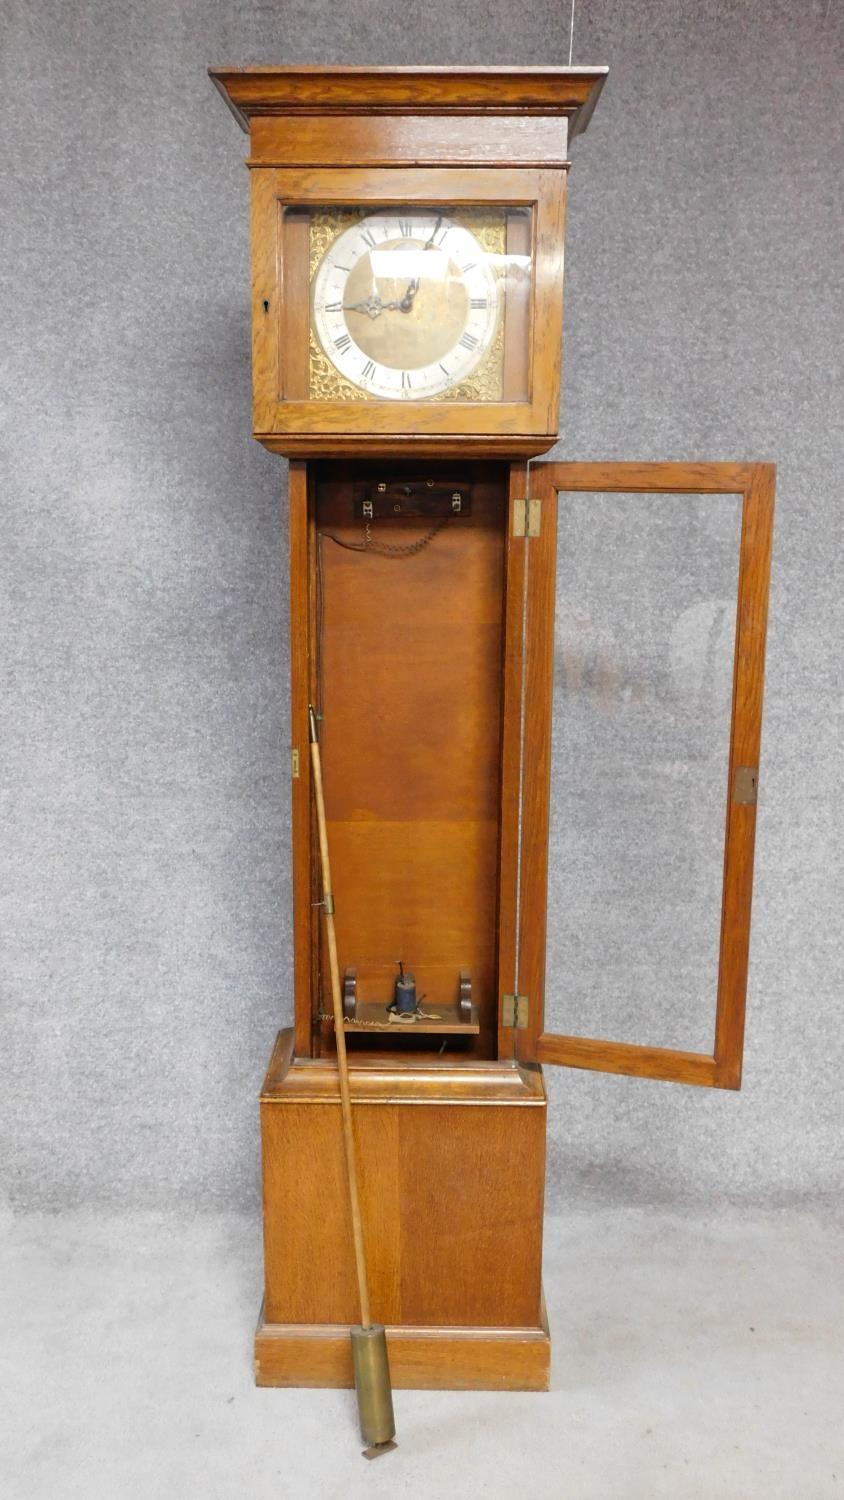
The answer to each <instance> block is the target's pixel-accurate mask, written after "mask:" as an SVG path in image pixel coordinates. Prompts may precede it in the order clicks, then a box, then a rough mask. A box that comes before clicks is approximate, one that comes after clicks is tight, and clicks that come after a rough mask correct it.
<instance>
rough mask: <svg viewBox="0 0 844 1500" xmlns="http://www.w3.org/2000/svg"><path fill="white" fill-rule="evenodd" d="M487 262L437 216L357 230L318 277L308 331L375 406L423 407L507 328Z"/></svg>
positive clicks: (326, 258) (371, 218) (461, 378)
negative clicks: (414, 403) (416, 404)
mask: <svg viewBox="0 0 844 1500" xmlns="http://www.w3.org/2000/svg"><path fill="white" fill-rule="evenodd" d="M499 303H500V298H499V286H498V280H497V278H496V275H495V271H494V269H493V265H492V264H491V260H490V256H489V254H488V252H487V250H485V249H484V247H483V246H482V244H481V243H480V241H479V240H478V239H477V238H476V236H475V235H474V234H473V233H472V231H471V229H469V228H468V227H466V225H464V224H461V223H459V222H457V221H456V220H455V219H454V218H452V217H449V216H448V215H447V214H445V213H440V212H438V211H437V210H435V209H424V208H418V207H417V208H410V207H408V208H395V209H389V210H386V211H383V212H378V213H372V214H368V215H366V217H362V218H359V219H357V220H355V222H353V223H352V224H351V225H349V226H348V227H347V228H345V229H343V230H342V231H341V232H340V233H339V234H337V235H336V237H335V238H334V239H332V241H331V242H330V244H329V245H328V247H327V249H326V250H325V252H324V254H323V256H322V258H321V260H320V262H319V264H318V266H317V268H316V272H315V274H314V277H313V283H312V291H311V327H312V332H313V335H314V337H315V339H316V341H317V343H318V346H319V348H320V349H321V350H322V351H323V353H324V354H325V356H326V358H327V359H328V360H329V361H330V363H331V364H332V365H333V367H334V368H335V369H336V371H337V372H338V374H339V375H340V376H341V377H342V378H343V379H344V380H346V381H348V382H349V383H350V385H352V386H354V387H356V388H357V389H358V390H359V391H360V392H361V394H363V395H366V396H370V397H372V398H375V399H378V400H390V401H393V400H415V401H426V400H431V399H432V398H434V397H437V396H442V395H445V394H447V393H448V392H449V391H451V390H452V389H453V388H455V387H457V386H459V385H461V383H463V382H465V381H466V380H467V378H468V377H469V376H471V374H472V372H473V371H474V370H475V369H476V368H477V366H478V365H479V364H480V362H481V361H482V360H483V358H484V356H485V355H486V354H487V352H488V350H489V349H490V346H491V344H492V342H493V340H494V338H495V335H496V332H497V330H498V326H499V319H500V306H499Z"/></svg>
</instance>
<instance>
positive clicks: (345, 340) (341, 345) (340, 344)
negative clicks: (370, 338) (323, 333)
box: [334, 333, 352, 354]
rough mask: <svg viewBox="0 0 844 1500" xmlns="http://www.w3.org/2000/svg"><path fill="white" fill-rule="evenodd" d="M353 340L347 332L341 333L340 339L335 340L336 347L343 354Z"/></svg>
mask: <svg viewBox="0 0 844 1500" xmlns="http://www.w3.org/2000/svg"><path fill="white" fill-rule="evenodd" d="M351 342H352V341H351V339H350V338H349V335H348V334H347V333H344V334H341V336H340V338H339V339H335V340H334V348H335V349H338V350H339V351H340V353H341V354H345V352H346V350H347V349H348V348H349V346H350V345H351Z"/></svg>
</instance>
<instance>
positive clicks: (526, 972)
mask: <svg viewBox="0 0 844 1500" xmlns="http://www.w3.org/2000/svg"><path fill="white" fill-rule="evenodd" d="M774 477H775V469H774V466H773V465H772V464H717V463H716V464H706V463H697V464H679V463H657V464H652V463H643V464H623V463H608V464H597V463H596V464H591V463H590V464H567V463H562V464H540V465H537V466H536V468H534V469H532V470H531V486H532V493H533V494H534V495H536V496H537V497H538V498H539V499H540V502H541V506H542V533H541V537H540V538H538V539H534V540H532V541H530V542H529V543H528V544H527V545H529V546H530V549H531V551H530V553H529V566H530V569H531V576H530V583H529V629H528V641H529V650H528V652H527V659H526V666H525V674H526V697H527V702H528V714H529V717H530V724H531V732H530V735H529V737H527V738H526V741H525V754H524V762H523V766H522V799H523V827H522V846H521V865H522V902H523V906H522V911H521V919H520V927H519V931H520V940H521V951H520V963H519V971H518V989H519V991H520V992H521V993H527V994H528V995H529V997H530V1006H529V1022H528V1026H527V1027H526V1028H524V1029H521V1030H518V1029H517V1030H515V1031H514V1040H515V1047H516V1053H517V1056H519V1057H521V1058H531V1059H533V1060H536V1061H541V1062H549V1063H551V1062H553V1063H562V1064H566V1065H568V1066H571V1067H580V1068H592V1069H596V1070H600V1071H603V1072H611V1073H628V1074H636V1075H638V1076H642V1077H648V1078H659V1079H668V1080H671V1081H676V1082H684V1083H694V1084H705V1085H710V1086H715V1087H720V1088H738V1087H739V1086H740V1083H741V1055H742V1046H743V1038H744V1011H745V995H746V987H747V962H748V950H749V942H750V907H751V893H752V879H753V847H754V830H755V815H756V808H755V804H754V803H748V802H743V801H737V800H736V798H735V795H734V787H735V772H736V768H737V767H738V766H747V767H750V768H752V769H754V770H755V769H757V768H758V763H759V746H760V735H761V717H762V690H763V677H764V658H765V633H766V622H767V603H768V579H769V573H770V556H771V537H772V526H773V497H774ZM562 490H581V491H595V492H596V493H600V492H604V491H615V492H620V493H627V492H635V491H640V492H662V493H677V494H736V493H738V494H740V495H741V496H742V538H741V556H740V565H739V590H738V610H737V628H736V653H735V674H734V684H733V711H732V722H731V732H730V758H729V778H728V789H727V791H728V795H727V827H726V836H725V854H724V895H723V908H722V924H721V944H720V961H719V976H718V997H717V1014H716V1025H715V1044H714V1050H713V1053H712V1055H711V1056H709V1055H706V1054H700V1053H689V1052H678V1051H674V1050H672V1049H669V1048H655V1047H639V1046H634V1045H632V1044H626V1043H625V1044H622V1043H616V1042H609V1041H603V1040H599V1039H596V1038H581V1037H571V1036H562V1035H557V1034H553V1033H547V1032H545V1031H544V1025H543V996H544V984H545V973H544V950H545V930H546V891H547V862H548V856H547V839H548V822H549V804H548V798H549V778H550V749H551V690H552V670H553V620H554V570H555V534H554V533H555V521H556V494H557V492H558V491H562Z"/></svg>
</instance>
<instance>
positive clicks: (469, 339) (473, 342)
mask: <svg viewBox="0 0 844 1500" xmlns="http://www.w3.org/2000/svg"><path fill="white" fill-rule="evenodd" d="M460 343H461V344H462V345H463V348H464V349H477V347H478V341H477V339H476V338H475V335H474V334H473V333H462V334H461V335H460Z"/></svg>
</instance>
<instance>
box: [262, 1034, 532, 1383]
mask: <svg viewBox="0 0 844 1500" xmlns="http://www.w3.org/2000/svg"><path fill="white" fill-rule="evenodd" d="M352 1098H353V1107H354V1119H355V1132H356V1137H357V1146H358V1153H359V1156H360V1159H361V1161H362V1162H365V1163H366V1164H367V1165H366V1172H365V1175H364V1180H363V1193H362V1208H363V1215H364V1228H365V1232H366V1243H367V1246H368V1249H369V1259H370V1267H369V1275H370V1295H371V1297H372V1300H373V1306H375V1307H377V1309H378V1318H379V1320H380V1321H382V1322H384V1323H385V1324H386V1325H387V1331H388V1339H389V1351H390V1369H391V1375H392V1380H393V1384H394V1385H396V1386H421V1387H429V1388H432V1389H433V1388H441V1389H456V1390H459V1389H467V1388H474V1389H488V1390H544V1389H546V1387H547V1383H548V1367H549V1357H550V1340H549V1336H548V1330H547V1326H546V1323H545V1316H544V1309H543V1305H542V1287H541V1254H542V1200H543V1191H544V1177H545V1115H546V1098H545V1088H544V1084H543V1080H542V1074H541V1070H539V1069H536V1068H519V1067H513V1066H512V1065H511V1064H508V1063H502V1062H496V1061H488V1062H475V1063H469V1062H461V1061H460V1060H459V1059H452V1060H448V1059H447V1058H444V1057H437V1056H436V1054H434V1056H433V1057H430V1058H419V1057H417V1059H416V1060H414V1059H413V1058H407V1059H401V1058H398V1059H397V1058H395V1057H393V1058H390V1057H389V1056H387V1057H384V1056H383V1055H380V1054H379V1053H373V1052H370V1053H369V1054H368V1055H367V1056H366V1057H358V1061H357V1066H356V1067H355V1068H354V1069H353V1070H352ZM338 1115H339V1105H338V1100H337V1077H336V1071H335V1068H334V1064H333V1060H332V1058H331V1056H330V1055H328V1056H323V1057H321V1058H307V1059H303V1058H294V1056H293V1034H292V1032H290V1031H288V1032H282V1033H281V1034H280V1035H279V1037H278V1040H277V1043H276V1047H275V1049H274V1052H273V1056H272V1060H271V1062H270V1067H269V1070H268V1073H267V1078H266V1080H265V1083H264V1087H263V1090H262V1093H261V1139H262V1151H263V1160H264V1260H265V1270H266V1293H265V1299H264V1306H263V1308H262V1312H261V1319H260V1322H259V1325H258V1329H257V1332H256V1335H255V1369H256V1379H257V1381H258V1384H259V1385H337V1386H351V1385H352V1384H353V1383H354V1382H353V1377H352V1362H351V1352H350V1348H349V1337H348V1330H349V1325H350V1324H352V1323H355V1322H356V1321H357V1311H356V1301H355V1295H356V1294H355V1286H354V1277H353V1276H350V1274H349V1270H348V1245H349V1238H350V1235H351V1224H350V1220H349V1212H348V1205H347V1203H346V1200H345V1195H344V1192H343V1180H344V1179H343V1174H344V1171H345V1167H344V1162H343V1151H342V1143H341V1139H340V1131H339V1123H338ZM315 1161H316V1162H318V1163H319V1170H318V1172H314V1170H313V1167H314V1162H315Z"/></svg>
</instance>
